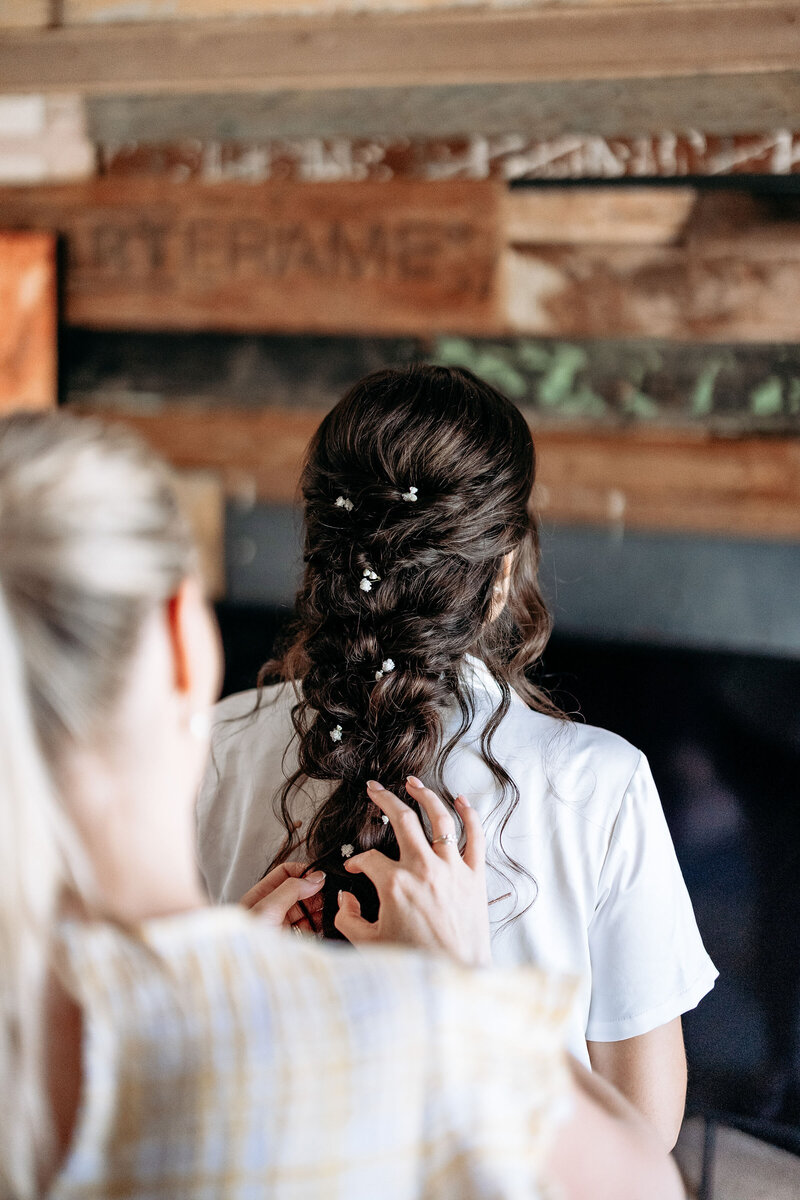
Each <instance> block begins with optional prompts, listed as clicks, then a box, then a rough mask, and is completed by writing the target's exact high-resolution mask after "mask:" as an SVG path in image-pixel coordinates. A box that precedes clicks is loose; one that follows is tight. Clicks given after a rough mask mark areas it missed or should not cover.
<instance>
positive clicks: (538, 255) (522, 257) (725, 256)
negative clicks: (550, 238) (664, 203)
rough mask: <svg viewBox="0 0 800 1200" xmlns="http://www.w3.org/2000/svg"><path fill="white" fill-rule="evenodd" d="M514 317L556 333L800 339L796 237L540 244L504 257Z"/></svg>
mask: <svg viewBox="0 0 800 1200" xmlns="http://www.w3.org/2000/svg"><path fill="white" fill-rule="evenodd" d="M506 265H507V289H508V292H507V294H508V310H507V311H508V322H509V325H510V327H511V328H512V329H513V330H514V331H515V332H516V333H527V334H535V335H538V336H551V337H567V338H570V337H581V338H584V337H651V338H672V339H676V340H682V341H706V342H759V341H761V342H770V341H771V342H779V341H790V342H792V341H797V340H798V339H799V338H800V236H798V231H797V230H796V229H793V230H788V229H787V231H786V234H785V241H784V244H783V246H782V247H780V246H777V245H775V244H769V243H768V244H766V245H764V246H759V245H758V244H757V243H755V244H750V243H748V242H747V241H743V244H742V246H741V249H739V250H732V249H730V248H729V247H727V246H722V247H719V248H716V247H714V246H713V245H712V246H709V247H704V246H702V245H698V246H687V247H674V248H673V247H661V246H656V247H647V246H634V247H622V246H611V247H605V246H604V247H594V246H578V247H575V248H573V247H569V246H552V247H551V246H543V245H542V246H537V247H536V248H534V249H525V250H512V251H510V252H509V254H508V258H507V264H506Z"/></svg>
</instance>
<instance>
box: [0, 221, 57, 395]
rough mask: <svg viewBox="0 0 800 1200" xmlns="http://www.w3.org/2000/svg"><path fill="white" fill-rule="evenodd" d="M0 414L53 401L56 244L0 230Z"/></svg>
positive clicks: (46, 238) (44, 237) (44, 238)
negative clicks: (0, 317) (0, 231)
mask: <svg viewBox="0 0 800 1200" xmlns="http://www.w3.org/2000/svg"><path fill="white" fill-rule="evenodd" d="M0 313H2V319H1V320H0V413H6V412H11V411H13V410H14V409H17V408H49V407H50V406H51V405H54V404H55V402H56V277H55V244H54V240H53V238H52V237H50V236H49V235H47V234H40V233H30V234H17V233H0Z"/></svg>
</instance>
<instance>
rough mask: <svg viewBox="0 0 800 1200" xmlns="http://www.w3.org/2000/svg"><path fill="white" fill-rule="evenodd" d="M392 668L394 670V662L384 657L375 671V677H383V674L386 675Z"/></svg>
mask: <svg viewBox="0 0 800 1200" xmlns="http://www.w3.org/2000/svg"><path fill="white" fill-rule="evenodd" d="M393 670H394V662H393V661H392V659H391V658H385V659H384V660H383V662H382V663H381V669H380V671H376V672H375V678H376V679H383V677H384V675H388V674H389V672H390V671H393Z"/></svg>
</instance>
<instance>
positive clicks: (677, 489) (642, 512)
mask: <svg viewBox="0 0 800 1200" xmlns="http://www.w3.org/2000/svg"><path fill="white" fill-rule="evenodd" d="M322 415H323V414H321V413H314V412H288V411H285V410H280V409H265V410H261V411H255V412H253V411H244V410H241V409H239V410H237V409H205V410H198V409H192V408H191V407H187V406H177V405H173V406H167V407H165V408H164V409H162V410H161V411H160V412H158V413H157V414H147V415H145V414H137V415H127V416H126V417H125V418H124V420H125V423H126V424H129V425H130V426H132V427H133V428H134V429H136V430H137V431H138V432H139V433H140V434H141V435H142V436H143V437H145V438H146V439H147V440H148V441H149V442H150V444H151V445H152V446H153V447H154V448H155V449H156V450H158V451H159V452H160V453H161V454H163V455H165V456H166V457H167V458H169V459H171V460H172V461H173V462H174V463H175V464H176V465H178V466H181V467H189V468H201V467H206V468H211V469H213V470H215V471H218V472H220V473H221V475H222V477H223V480H224V481H225V485H226V487H227V489H228V491H229V493H231V494H234V495H236V494H240V493H242V492H243V491H244V492H246V493H249V494H250V495H251V496H254V497H257V498H259V499H261V500H265V501H270V502H276V503H291V502H292V501H293V500H295V498H296V490H297V481H298V476H299V471H300V464H301V462H302V458H303V453H304V451H305V447H306V445H307V443H308V440H309V438H310V437H311V435H312V434H313V432H314V430H315V429H316V427H317V425H318V423H319V421H320V419H321V416H322ZM534 438H535V441H536V447H537V458H538V462H539V474H538V483H537V489H538V491H537V497H538V501H539V507H540V509H541V511H542V512H543V513H544V514H545V515H546V516H547V517H548V519H549V520H553V521H556V522H562V523H566V524H569V523H580V524H590V525H601V526H607V525H613V526H615V527H617V528H624V527H627V528H631V529H651V530H669V531H676V532H677V531H683V532H695V533H722V534H730V535H731V536H740V537H759V538H785V539H797V538H800V439H798V438H770V439H762V438H752V437H751V438H739V439H736V438H716V437H710V436H708V435H704V434H702V433H699V434H692V433H685V434H675V433H665V432H661V433H659V432H652V431H648V432H636V433H625V434H621V433H618V432H615V433H598V432H596V431H587V430H578V431H572V432H566V431H565V432H558V431H554V430H540V431H536V430H534Z"/></svg>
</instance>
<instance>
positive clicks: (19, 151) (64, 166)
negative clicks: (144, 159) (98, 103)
mask: <svg viewBox="0 0 800 1200" xmlns="http://www.w3.org/2000/svg"><path fill="white" fill-rule="evenodd" d="M95 170H96V155H95V147H94V145H93V144H92V143H91V142H90V141H89V139H88V138H87V136H86V113H85V110H84V106H83V102H82V101H81V98H80V97H79V96H38V95H35V94H34V95H27V96H0V184H24V183H49V182H61V181H65V180H73V179H87V178H89V177H90V176H91V175H94V173H95Z"/></svg>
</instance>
